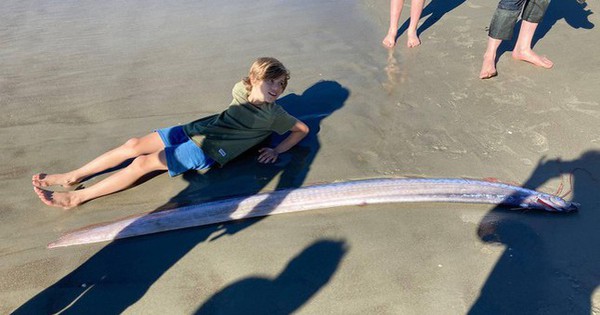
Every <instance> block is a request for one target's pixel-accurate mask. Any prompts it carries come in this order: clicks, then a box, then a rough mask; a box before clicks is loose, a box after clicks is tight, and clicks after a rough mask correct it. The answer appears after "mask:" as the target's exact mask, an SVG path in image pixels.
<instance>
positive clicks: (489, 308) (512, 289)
mask: <svg viewBox="0 0 600 315" xmlns="http://www.w3.org/2000/svg"><path fill="white" fill-rule="evenodd" d="M562 174H567V176H566V177H563V179H565V178H568V179H570V180H568V181H570V182H571V181H572V185H573V186H572V189H573V190H572V194H573V200H575V201H577V202H579V203H581V205H582V206H581V208H580V210H579V212H577V213H574V214H551V213H541V212H531V213H527V214H523V213H518V212H511V211H509V210H505V209H502V208H499V207H498V208H495V209H493V210H492V211H490V212H489V213H488V214H487V215H486V216H485V218H484V219H483V220H482V222H481V223H480V226H479V231H478V234H479V237H480V238H481V240H482V241H484V242H488V243H500V244H503V245H504V246H505V247H506V249H505V251H504V253H503V255H502V256H501V257H500V259H499V261H498V262H497V263H496V266H495V267H494V269H493V270H492V272H491V273H490V275H489V277H488V279H487V281H486V283H485V284H484V286H483V288H482V289H481V293H480V296H479V298H478V300H477V301H476V302H475V304H474V305H473V306H472V308H471V310H470V312H469V314H588V315H589V314H591V313H592V301H591V299H592V295H593V293H594V290H595V289H596V288H597V287H598V285H600V251H599V250H598V249H600V235H599V234H598V226H600V195H599V194H598V185H599V184H600V151H589V152H586V153H585V154H583V155H582V156H581V157H580V158H578V159H576V160H573V161H561V160H552V161H541V162H540V164H539V165H538V167H537V168H536V169H535V171H534V173H533V174H532V175H531V177H530V178H529V180H528V181H527V182H526V183H525V185H524V187H526V188H530V189H536V188H538V187H540V186H541V185H543V184H544V182H546V181H548V180H549V179H551V178H556V177H559V176H562ZM567 186H568V184H567ZM598 311H599V310H598V309H595V311H594V313H596V312H598Z"/></svg>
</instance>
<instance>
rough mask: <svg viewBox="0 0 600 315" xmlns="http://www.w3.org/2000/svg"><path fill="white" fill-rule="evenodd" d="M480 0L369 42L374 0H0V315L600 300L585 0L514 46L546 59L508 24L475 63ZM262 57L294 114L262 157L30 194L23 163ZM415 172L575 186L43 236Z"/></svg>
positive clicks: (208, 107) (147, 121)
mask: <svg viewBox="0 0 600 315" xmlns="http://www.w3.org/2000/svg"><path fill="white" fill-rule="evenodd" d="M406 2H407V3H406V7H405V10H404V12H403V14H402V19H401V24H402V23H403V22H404V21H405V20H406V19H407V16H408V11H409V7H408V3H409V2H410V1H406ZM496 5H497V2H496V1H487V0H467V1H464V0H452V1H450V0H432V1H430V2H427V3H426V7H425V11H424V16H423V18H422V19H421V26H420V28H419V32H420V38H421V41H422V45H421V46H419V47H416V48H413V49H409V48H407V47H406V45H405V43H406V34H405V33H404V32H403V30H404V29H403V28H401V36H400V37H399V39H398V45H397V46H396V48H395V49H394V50H391V51H388V50H387V49H385V48H383V47H382V46H381V40H382V39H383V36H384V35H385V32H386V30H387V24H388V7H389V3H388V1H385V0H362V1H358V0H336V1H321V0H302V1H276V0H264V1H263V0H259V1H240V0H229V1H186V0H174V1H157V0H149V1H142V0H132V1H116V0H107V1H40V0H31V1H21V0H4V1H1V2H0V108H1V109H2V112H3V115H1V117H0V134H1V135H2V137H1V139H2V141H1V142H0V160H1V161H2V163H1V164H0V226H1V228H0V313H1V314H7V313H12V312H14V313H16V314H46V313H57V312H60V311H61V310H67V311H68V312H66V313H70V312H73V313H75V314H92V313H97V314H118V313H126V314H194V313H197V314H235V313H238V314H240V313H242V314H243V313H245V314H289V313H296V314H467V313H470V314H600V289H599V287H600V236H599V235H600V234H599V233H598V230H599V229H598V227H599V226H600V194H599V193H598V192H599V187H600V103H599V102H600V89H599V87H600V74H599V73H600V72H599V69H600V58H599V57H598V51H599V50H600V42H599V41H598V38H600V36H598V35H599V33H598V23H599V22H600V21H599V18H598V14H591V12H594V13H596V12H597V11H598V10H600V5H599V3H598V2H597V1H594V0H588V2H587V4H585V5H581V4H578V3H577V2H576V1H575V0H560V1H559V0H555V1H553V2H552V3H551V4H550V7H549V8H548V12H547V14H546V17H545V19H544V21H543V22H542V23H541V24H540V26H539V27H538V31H537V33H536V36H535V39H534V42H535V46H534V49H535V50H536V51H537V52H539V53H540V54H544V55H548V57H549V58H551V59H552V61H554V63H555V66H554V68H553V69H550V70H546V69H541V68H537V67H534V66H532V65H530V64H526V63H524V62H519V61H515V60H513V59H512V58H511V54H510V51H511V50H512V47H513V45H514V41H513V42H512V43H511V42H508V43H506V45H503V46H501V49H500V52H499V58H498V64H497V68H498V73H499V75H498V77H496V78H493V79H490V80H480V79H479V78H478V74H479V70H480V67H481V60H482V55H483V52H484V49H485V45H486V41H487V27H488V25H489V22H490V19H491V16H492V14H493V12H494V10H495V8H496ZM259 56H274V57H276V58H278V59H280V60H281V61H282V62H283V63H284V64H285V65H286V66H287V67H288V68H289V69H290V70H291V73H292V79H291V81H290V83H289V85H288V89H287V90H286V92H285V94H284V96H283V97H282V98H281V99H280V101H279V103H280V104H281V105H282V106H284V107H285V108H286V109H287V110H288V111H289V112H290V113H292V114H294V115H296V116H297V117H299V118H301V119H302V120H304V121H305V122H306V123H307V124H308V125H309V126H310V127H311V134H310V135H309V136H308V137H307V138H306V139H305V140H304V141H303V142H302V145H301V146H298V147H296V148H294V149H292V150H291V151H290V152H288V153H286V154H284V155H282V156H281V158H280V161H279V162H278V163H276V164H274V165H269V166H265V165H260V164H258V163H257V162H256V161H255V154H254V153H252V152H251V153H250V154H248V155H245V156H243V157H241V158H240V159H237V160H236V161H234V162H232V163H231V164H230V165H227V167H225V168H222V169H218V168H216V169H212V170H209V171H208V172H205V173H196V172H188V173H186V174H185V175H184V176H180V177H177V178H169V177H168V176H167V175H166V174H162V175H158V176H155V177H153V178H151V179H149V180H148V181H146V182H145V183H144V184H143V185H140V186H137V187H134V188H132V189H130V190H127V191H124V192H121V193H118V194H114V195H111V196H108V197H104V198H101V199H98V200H94V201H92V202H89V203H86V204H84V205H82V206H80V207H77V208H76V209H72V210H68V211H63V210H61V209H56V208H50V207H48V206H45V205H44V204H42V202H40V200H39V199H38V197H37V195H36V194H35V193H34V192H33V191H32V186H31V176H32V175H33V174H35V173H38V172H49V173H56V172H63V171H68V170H71V169H74V168H76V167H79V166H80V165H82V164H83V163H85V162H87V161H89V160H90V159H92V158H94V157H96V156H97V155H99V154H101V153H103V152H105V151H106V150H109V149H111V148H113V147H115V146H117V145H119V144H121V143H123V142H125V141H126V140H127V139H129V138H131V137H137V136H142V135H144V134H146V133H149V132H152V131H153V130H154V129H156V128H162V127H168V126H171V125H176V124H183V123H187V122H189V121H192V120H195V119H197V118H199V117H202V116H206V115H208V114H213V113H216V112H219V111H221V110H223V109H224V108H226V106H227V104H229V102H230V100H231V94H230V93H231V88H232V86H233V85H234V84H235V83H236V82H237V81H239V80H240V79H241V78H242V77H243V76H245V75H246V73H247V70H248V67H249V66H250V64H251V63H252V61H253V60H254V59H255V58H256V57H259ZM276 140H277V139H275V141H276ZM105 176H106V174H103V175H99V176H96V177H94V178H91V179H90V180H88V181H86V182H84V183H83V186H84V187H86V186H90V185H92V184H94V183H97V182H98V181H99V180H101V179H102V178H104V177H105ZM413 176H414V177H428V178H436V177H458V178H460V177H464V178H476V179H484V178H496V179H499V180H501V181H504V182H508V183H514V184H517V185H522V186H525V187H528V188H532V189H537V190H540V191H543V192H550V193H554V192H560V193H561V194H565V193H568V192H569V190H571V192H570V193H569V194H568V196H567V198H569V199H574V200H575V201H577V202H579V203H581V204H582V207H581V210H580V211H579V212H578V213H575V214H572V215H555V214H548V213H540V212H535V211H528V212H523V211H511V210H507V209H503V208H497V207H493V206H488V205H463V204H428V203H420V204H384V205H373V206H366V207H342V208H337V209H321V210H314V211H308V212H304V213H298V214H289V215H280V216H273V217H268V218H261V219H250V220H245V221H241V222H237V223H231V224H223V225H214V226H208V227H204V228H192V229H186V230H181V231H176V232H168V233H161V234H157V235H151V236H145V237H139V238H133V239H128V240H123V241H116V242H113V243H101V244H94V245H83V246H74V247H66V248H60V249H54V250H49V249H46V244H47V243H49V242H51V241H54V240H55V239H56V238H58V237H59V236H60V235H61V234H62V233H64V232H66V231H69V230H72V229H76V228H79V227H81V226H85V225H89V224H94V223H99V222H104V221H111V220H114V219H117V218H121V217H126V216H129V215H133V214H138V213H142V212H147V211H153V210H160V209H166V208H172V207H175V206H177V205H182V204H190V203H199V202H203V201H207V200H214V199H217V198H224V197H228V196H233V195H252V194H255V193H258V192H261V191H268V190H272V189H276V188H289V187H300V186H303V185H309V184H311V183H319V182H334V181H344V180H349V179H360V178H378V177H413Z"/></svg>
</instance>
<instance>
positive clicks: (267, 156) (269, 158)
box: [258, 148, 279, 163]
mask: <svg viewBox="0 0 600 315" xmlns="http://www.w3.org/2000/svg"><path fill="white" fill-rule="evenodd" d="M258 152H259V153H260V155H259V156H258V161H259V162H260V163H274V162H275V161H277V157H278V156H279V153H277V151H275V149H271V148H262V149H260V150H258Z"/></svg>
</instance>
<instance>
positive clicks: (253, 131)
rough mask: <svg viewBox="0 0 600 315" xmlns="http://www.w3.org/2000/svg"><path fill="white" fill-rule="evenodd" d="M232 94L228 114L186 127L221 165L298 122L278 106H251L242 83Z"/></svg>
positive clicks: (201, 120)
mask: <svg viewBox="0 0 600 315" xmlns="http://www.w3.org/2000/svg"><path fill="white" fill-rule="evenodd" d="M231 94H232V95H233V101H231V104H230V105H229V108H227V109H226V110H225V111H224V112H222V113H221V114H218V115H212V116H208V117H204V118H201V119H198V120H196V121H193V122H191V123H189V124H187V125H184V126H183V130H184V131H185V133H186V134H187V136H188V137H190V139H192V141H194V142H195V143H196V144H197V145H198V146H200V147H201V148H202V150H203V151H204V153H205V154H206V155H208V156H209V157H211V158H212V159H213V160H215V161H216V162H217V163H219V164H220V165H225V163H227V162H229V161H231V160H232V159H233V158H235V157H236V156H238V155H240V154H242V153H243V152H244V151H246V150H248V149H250V148H252V147H253V146H255V145H257V144H259V143H260V142H261V141H263V140H265V139H266V138H267V137H268V136H270V135H271V132H273V131H275V132H277V133H278V134H284V133H285V132H287V131H288V130H290V129H291V128H292V127H293V126H294V124H295V123H296V118H294V117H293V116H292V115H290V114H288V113H287V112H286V111H285V110H284V109H283V108H282V107H281V106H279V105H277V104H275V103H265V104H263V105H260V106H255V105H252V104H250V102H248V92H247V91H246V88H245V86H244V83H243V82H241V81H240V82H238V83H237V84H236V85H235V86H234V87H233V90H232V92H231Z"/></svg>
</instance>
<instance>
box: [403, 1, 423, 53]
mask: <svg viewBox="0 0 600 315" xmlns="http://www.w3.org/2000/svg"><path fill="white" fill-rule="evenodd" d="M424 2H425V0H412V1H411V3H410V24H409V25H408V30H407V31H406V34H407V35H408V41H407V42H406V46H408V47H410V48H412V47H416V46H419V45H421V40H420V39H419V36H417V26H418V25H419V19H421V13H423V4H424Z"/></svg>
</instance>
